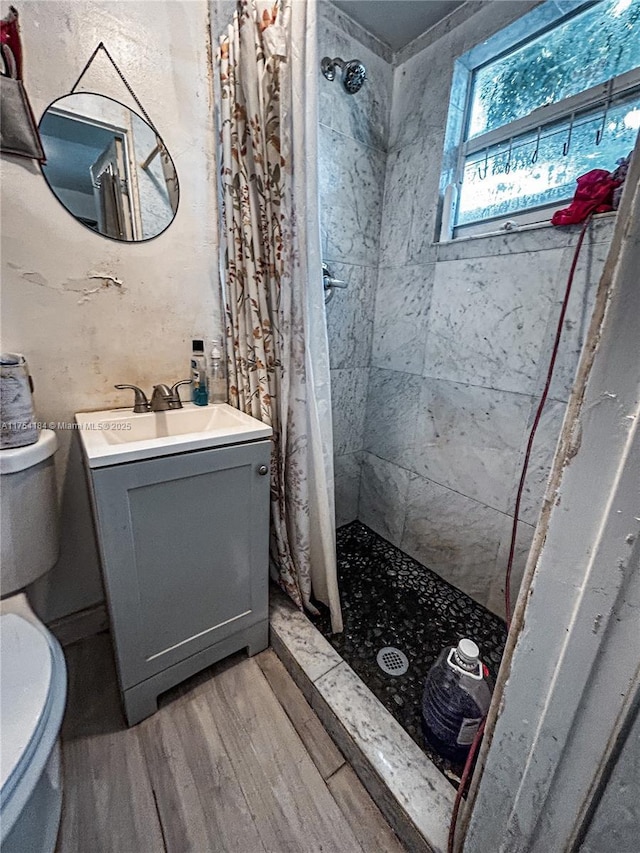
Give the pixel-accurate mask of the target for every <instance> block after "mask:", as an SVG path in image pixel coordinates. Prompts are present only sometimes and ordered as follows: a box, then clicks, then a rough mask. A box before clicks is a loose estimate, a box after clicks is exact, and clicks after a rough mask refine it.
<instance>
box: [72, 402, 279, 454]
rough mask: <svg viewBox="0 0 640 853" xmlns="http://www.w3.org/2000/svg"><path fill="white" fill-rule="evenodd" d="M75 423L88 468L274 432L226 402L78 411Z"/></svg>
mask: <svg viewBox="0 0 640 853" xmlns="http://www.w3.org/2000/svg"><path fill="white" fill-rule="evenodd" d="M76 423H77V424H78V429H79V432H80V438H81V440H82V445H83V447H84V452H85V454H86V457H87V461H88V463H89V467H90V468H101V467H103V466H104V465H119V464H121V463H123V462H136V461H137V460H139V459H153V458H154V457H157V456H168V455H169V454H172V453H183V452H185V451H188V450H205V449H206V448H208V447H222V446H223V445H226V444H238V443H241V442H245V441H255V440H256V439H259V438H269V436H270V435H271V434H272V432H273V430H272V429H271V427H270V426H267V425H266V424H263V423H262V421H259V420H256V418H252V417H250V416H249V415H245V414H244V412H240V411H239V410H238V409H234V408H233V407H232V406H229V405H227V403H215V404H213V405H210V406H196V405H194V404H193V403H184V404H183V408H182V409H173V410H171V411H168V412H145V413H143V414H139V415H137V414H134V413H133V412H132V411H131V409H109V410H107V411H103V412H79V413H78V414H76Z"/></svg>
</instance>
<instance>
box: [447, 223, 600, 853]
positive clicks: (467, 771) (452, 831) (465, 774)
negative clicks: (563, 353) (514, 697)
mask: <svg viewBox="0 0 640 853" xmlns="http://www.w3.org/2000/svg"><path fill="white" fill-rule="evenodd" d="M590 221H591V216H588V217H587V219H585V222H584V225H583V226H582V230H581V231H580V236H579V237H578V242H577V243H576V249H575V252H574V254H573V261H572V262H571V269H570V270H569V278H568V279H567V288H566V290H565V294H564V300H563V302H562V308H561V310H560V317H559V318H558V327H557V329H556V337H555V341H554V343H553V349H552V351H551V360H550V361H549V369H548V370H547V381H546V383H545V386H544V391H543V392H542V396H541V397H540V403H539V404H538V409H537V411H536V416H535V418H534V421H533V426H532V427H531V432H530V433H529V441H528V442H527V450H526V453H525V455H524V462H523V464H522V473H521V475H520V482H519V484H518V492H517V495H516V505H515V509H514V512H513V526H512V528H511V546H510V548H509V560H508V562H507V570H506V577H505V589H504V604H505V612H506V616H507V629H509V628H510V627H511V592H510V587H511V571H512V569H513V557H514V554H515V550H516V537H517V534H518V516H519V515H520V502H521V500H522V493H523V491H524V483H525V479H526V476H527V470H528V468H529V458H530V456H531V449H532V448H533V441H534V439H535V437H536V432H537V429H538V425H539V423H540V418H541V417H542V410H543V409H544V406H545V403H546V402H547V397H548V396H549V388H550V387H551V379H552V378H553V370H554V367H555V365H556V359H557V357H558V350H559V348H560V338H561V337H562V328H563V326H564V318H565V316H566V313H567V306H568V304H569V296H570V295H571V288H572V286H573V279H574V278H575V274H576V268H577V266H578V259H579V257H580V249H581V248H582V244H583V242H584V238H585V235H586V233H587V228H588V227H589V222H590ZM485 722H486V718H485V719H484V720H483V721H482V723H481V724H480V727H479V728H478V731H477V733H476V736H475V737H474V739H473V743H472V744H471V748H470V749H469V755H468V756H467V760H466V761H465V765H464V770H463V771H462V778H461V779H460V785H459V786H458V790H457V792H456V799H455V802H454V805H453V813H452V815H451V824H450V825H449V841H448V844H447V853H454V842H455V836H456V824H457V822H458V812H459V811H460V804H461V802H462V798H463V796H464V794H465V789H466V787H467V783H468V781H469V777H470V775H471V769H472V767H473V761H474V758H475V756H476V752H477V751H478V747H479V746H480V743H481V741H482V736H483V735H484V725H485Z"/></svg>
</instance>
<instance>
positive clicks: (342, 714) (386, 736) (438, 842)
mask: <svg viewBox="0 0 640 853" xmlns="http://www.w3.org/2000/svg"><path fill="white" fill-rule="evenodd" d="M359 553H360V554H362V555H366V554H368V555H369V556H370V559H371V560H372V561H373V563H371V565H370V566H369V568H372V570H373V568H375V571H376V578H377V582H376V585H377V586H382V587H384V583H383V584H382V585H380V584H379V583H378V581H379V573H380V572H382V573H383V575H384V576H385V577H387V580H389V579H391V581H392V586H393V587H394V589H396V591H398V590H399V588H400V585H401V584H400V582H401V581H402V582H403V583H402V587H406V586H408V587H409V590H408V593H409V595H410V599H411V602H412V607H411V610H412V613H414V618H428V617H426V616H425V614H424V613H422V615H421V614H420V605H421V594H420V593H419V592H416V590H415V589H414V590H411V589H410V587H411V583H412V582H413V583H414V584H415V583H416V578H418V580H420V579H421V578H426V579H428V580H429V581H433V578H434V577H435V578H436V579H437V582H439V584H441V585H442V588H439V592H440V593H442V595H444V597H445V600H448V597H449V596H450V597H451V602H453V601H457V600H458V599H459V597H460V596H462V600H461V606H462V612H463V613H464V614H466V618H465V622H464V624H465V626H466V625H467V624H468V625H469V629H468V630H469V631H471V629H474V630H476V628H477V617H478V613H477V612H476V610H475V608H480V611H484V614H488V616H489V617H490V619H489V620H488V622H487V620H486V618H485V619H484V620H482V619H481V622H483V621H484V623H486V624H485V628H486V629H487V630H489V631H490V633H491V635H492V636H494V638H495V641H496V644H497V645H496V650H494V652H493V655H492V656H493V657H495V655H496V654H497V655H498V658H497V659H498V660H499V654H500V653H501V651H502V648H501V645H502V644H503V643H504V631H503V629H501V627H500V626H501V620H499V619H498V618H497V617H495V616H493V614H489V613H488V611H485V609H484V608H481V607H480V605H477V604H476V603H475V602H473V601H471V599H468V597H467V596H464V595H463V594H462V593H460V592H459V591H458V590H454V588H453V587H450V586H449V584H446V582H444V581H442V580H441V579H440V578H438V577H437V575H434V574H433V573H432V572H429V570H428V569H425V568H424V567H422V566H420V565H419V564H418V563H416V562H415V561H414V560H411V558H409V557H407V555H405V554H403V553H402V552H401V551H399V550H398V549H397V548H395V547H394V546H393V545H391V544H390V543H388V542H386V541H385V540H384V539H382V538H381V537H379V536H377V535H376V534H375V533H373V532H372V531H371V530H369V529H368V528H366V527H365V526H364V525H362V524H360V522H353V523H352V524H350V525H347V526H346V527H343V528H341V529H340V530H339V531H338V564H339V574H340V585H341V593H342V600H343V613H344V616H345V632H344V634H342V635H333V637H331V640H332V642H333V643H334V645H337V646H340V647H341V651H342V654H341V653H340V652H339V651H338V650H337V648H334V645H332V643H331V642H329V640H328V639H327V638H326V637H325V636H323V634H322V633H321V631H320V630H318V628H317V627H316V625H314V624H313V622H312V621H311V620H310V619H309V618H307V617H306V616H305V615H304V614H303V613H301V612H300V611H299V610H297V609H296V607H295V606H294V605H293V604H292V603H291V602H290V601H289V600H288V599H287V598H286V596H284V595H283V594H282V593H281V592H280V591H279V590H273V591H272V594H271V615H270V622H271V645H272V646H273V649H274V650H275V652H276V654H277V655H278V656H279V657H280V659H281V660H282V662H283V663H284V665H285V666H286V667H287V669H288V670H289V672H290V673H291V675H292V677H293V678H294V680H295V681H296V682H297V684H298V686H299V687H300V689H301V690H302V692H303V693H304V695H305V697H306V699H307V701H308V702H309V704H310V705H311V706H312V707H313V709H314V710H315V712H316V714H317V715H318V716H319V717H320V719H321V720H322V722H323V724H324V726H325V728H326V729H327V731H328V732H329V733H330V734H331V736H332V737H333V739H334V741H335V742H336V744H337V745H338V747H339V748H340V749H341V751H342V752H343V754H344V755H345V757H346V758H347V760H348V761H349V762H350V764H351V766H352V767H353V769H354V770H355V771H356V773H357V774H358V776H359V777H360V779H361V781H362V782H363V784H364V785H365V787H366V788H367V790H368V791H369V793H370V794H371V796H372V797H373V799H374V800H375V802H376V803H377V805H378V807H379V808H380V810H381V811H382V812H383V814H384V815H385V817H386V818H387V820H388V821H389V823H390V824H391V826H392V827H393V828H394V830H395V831H396V833H397V834H398V836H399V837H400V838H401V839H402V841H403V843H404V844H405V845H406V847H407V848H408V849H409V850H411V851H421V853H422V851H425V853H426V851H442V853H444V851H446V849H447V835H448V830H449V823H450V820H451V813H452V809H453V803H454V798H455V788H454V786H453V785H452V781H455V778H456V768H452V767H450V766H445V764H444V763H443V762H442V760H441V759H439V758H438V757H437V756H432V757H430V756H429V755H428V754H427V753H426V752H425V750H424V748H423V746H424V745H423V744H422V741H421V735H420V734H419V733H418V732H417V731H416V730H415V720H416V719H419V710H418V711H417V712H416V709H413V719H412V717H411V713H409V715H408V716H407V710H408V709H409V706H410V702H405V700H406V699H407V693H408V692H409V693H411V692H413V693H415V689H413V688H411V686H410V682H411V681H413V683H414V688H415V683H417V682H420V681H421V679H422V670H424V671H425V672H426V669H428V667H429V666H430V663H429V657H430V654H434V655H437V653H438V651H439V650H440V643H441V642H443V644H444V645H446V644H447V642H448V639H447V638H448V633H447V632H448V631H449V632H450V631H454V632H455V631H457V630H459V628H460V626H459V624H458V622H457V621H456V620H455V619H452V618H451V612H450V609H449V608H445V612H447V613H448V616H449V618H447V619H445V620H442V619H439V620H438V622H439V624H440V631H433V630H432V631H431V632H430V633H431V639H432V643H431V645H432V646H433V648H434V649H435V651H434V652H432V651H430V650H429V649H427V651H426V654H425V655H424V656H422V655H421V660H420V664H419V666H416V662H415V651H413V650H412V649H411V648H406V647H405V648H404V651H405V652H406V653H407V655H408V656H409V658H410V661H411V663H412V666H411V667H410V671H409V673H408V675H407V676H403V678H405V679H408V680H407V681H405V688H406V689H405V691H401V692H398V690H397V688H396V687H395V685H394V682H399V681H400V679H394V678H393V676H385V675H384V674H383V673H380V677H381V678H382V680H383V686H384V682H385V680H386V682H388V683H389V684H391V685H393V686H392V687H391V691H392V693H391V694H390V696H389V695H385V693H384V690H382V691H381V690H380V689H379V683H378V682H377V680H376V678H374V679H373V681H371V674H370V672H368V671H367V668H366V667H368V666H369V663H367V661H369V659H370V660H371V661H372V662H373V663H372V664H371V665H372V666H375V658H376V654H377V651H378V648H376V647H375V646H376V643H377V641H378V640H380V642H379V645H380V647H382V646H386V645H395V646H399V647H400V648H402V647H403V644H405V642H404V638H403V636H402V632H400V633H399V634H394V633H393V632H391V633H389V631H388V630H387V628H385V626H384V625H383V626H382V629H381V630H380V628H381V626H380V625H379V624H376V621H374V622H373V623H372V624H371V625H370V626H369V627H370V629H371V634H372V637H371V638H370V639H364V640H363V635H362V634H361V633H360V635H359V634H358V631H359V630H360V631H361V629H362V624H363V623H362V619H361V618H360V617H361V616H362V613H361V612H360V608H359V603H360V602H361V601H362V597H363V595H364V591H363V586H362V585H363V584H365V585H366V583H367V571H366V569H367V565H366V563H365V562H363V561H362V560H358V559H354V558H355V557H357V554H359ZM406 561H408V562H406ZM416 567H417V568H416ZM389 572H390V573H391V574H389ZM399 572H400V576H399ZM425 573H426V574H425ZM358 575H359V579H357V580H356V578H358ZM411 578H413V581H411ZM350 579H351V581H352V582H350ZM358 592H359V593H361V594H360V595H359V596H357V597H356V593H358ZM369 592H370V590H369ZM378 592H381V590H380V589H378ZM405 592H407V590H406V589H405ZM431 592H432V593H433V590H431ZM422 597H423V598H424V596H422ZM400 598H402V596H400ZM436 600H437V602H438V605H439V608H440V609H442V603H443V602H442V600H441V597H440V596H436ZM469 602H470V605H469ZM396 605H397V602H396ZM354 606H355V609H354ZM393 606H394V605H392V604H391V605H390V604H389V602H387V605H386V610H385V612H387V613H389V618H390V619H391V620H392V621H394V620H395V622H396V623H397V622H398V617H399V616H400V615H401V612H402V607H400V608H398V607H397V606H395V610H392V609H391V608H392V607H393ZM377 612H378V613H380V612H381V610H380V609H379V608H378V611H377ZM454 612H456V611H455V608H454ZM481 615H482V614H481ZM326 620H327V616H326V615H325V614H322V615H321V616H320V618H319V619H316V621H317V623H318V624H319V625H322V624H323V623H325V624H324V627H325V630H326V629H327V625H328V622H327V621H326ZM492 620H495V624H494V622H493V621H492ZM401 621H402V625H403V626H404V627H405V628H406V629H408V630H409V631H410V632H411V631H413V632H414V633H415V626H413V625H412V622H411V620H410V619H403V620H401ZM405 622H406V624H405ZM376 629H378V630H380V634H377V633H374V632H375V631H376ZM485 639H486V631H485ZM374 640H375V642H374ZM388 640H392V641H393V642H390V641H389V642H388ZM483 645H484V646H485V648H486V646H487V644H486V643H483V642H482V638H481V647H482V646H483ZM435 646H438V648H435ZM354 649H358V650H359V651H360V653H361V654H362V655H364V657H365V659H366V660H365V664H366V666H365V670H364V671H363V670H362V661H359V660H358V656H357V655H356V656H354V655H353V650H354ZM484 653H485V655H486V652H484ZM434 659H435V657H434ZM490 659H491V655H490ZM350 663H353V668H352V666H350V665H349V664H350ZM420 667H422V670H421V669H420ZM425 667H426V669H425ZM491 668H493V667H491ZM356 669H360V671H361V672H362V675H363V678H364V679H366V680H369V681H370V682H371V683H372V686H373V687H374V689H375V690H376V692H377V693H378V695H379V696H380V697H381V698H382V699H383V700H384V702H385V703H386V704H387V705H390V708H391V709H392V710H393V714H392V713H391V711H390V710H389V709H388V708H387V707H385V704H383V702H382V701H380V698H378V696H376V695H375V694H374V692H373V691H372V690H371V689H369V687H368V686H367V684H365V681H364V680H363V678H361V677H360V675H359V674H358V673H357V672H356ZM393 695H400V696H401V697H402V698H403V705H402V706H400V705H399V704H398V702H397V700H394V699H393ZM416 713H417V714H418V716H417V718H416V716H415V714H416ZM399 719H400V720H401V721H402V725H401V722H399ZM407 729H409V730H411V731H412V733H411V734H409V733H408V731H407ZM445 774H446V775H445Z"/></svg>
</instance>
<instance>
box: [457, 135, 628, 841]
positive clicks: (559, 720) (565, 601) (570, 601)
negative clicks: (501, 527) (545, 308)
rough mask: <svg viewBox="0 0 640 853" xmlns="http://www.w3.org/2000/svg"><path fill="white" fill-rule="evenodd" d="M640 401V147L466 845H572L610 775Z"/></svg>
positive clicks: (623, 677)
mask: <svg viewBox="0 0 640 853" xmlns="http://www.w3.org/2000/svg"><path fill="white" fill-rule="evenodd" d="M639 401H640V145H639V144H637V145H636V153H635V156H634V160H633V163H632V166H631V169H630V171H629V175H628V177H627V182H626V189H625V193H624V195H623V199H622V203H621V207H620V210H619V213H618V216H617V222H616V227H615V231H614V235H613V239H612V244H611V249H610V252H609V256H608V259H607V262H606V264H605V268H604V271H603V275H602V279H601V282H600V285H599V289H598V295H597V299H596V305H595V308H594V314H593V320H592V324H591V327H590V330H589V335H588V337H587V341H586V343H585V347H584V349H583V353H582V358H581V362H580V366H579V369H578V374H577V379H576V384H575V386H574V389H573V392H572V396H571V399H570V401H569V405H568V407H567V413H566V417H565V421H564V424H563V428H562V433H561V436H560V441H559V444H558V448H557V452H556V457H555V460H554V465H553V469H552V473H551V477H550V480H549V484H548V486H547V492H546V495H545V503H544V508H543V511H542V514H541V517H540V521H539V523H538V527H537V529H536V534H535V537H534V541H533V545H532V548H531V552H530V554H529V560H528V563H527V569H526V572H525V577H524V580H523V583H522V587H521V590H520V595H519V598H518V603H517V606H516V610H515V614H514V618H513V621H512V627H511V631H510V635H509V638H508V642H507V648H506V650H505V655H504V658H503V662H502V666H501V669H500V673H499V676H498V683H497V685H496V690H495V693H494V698H493V702H492V707H491V710H490V714H489V719H488V721H487V736H486V737H485V743H484V744H483V749H482V752H481V755H480V760H479V762H478V767H477V769H476V773H475V775H474V781H473V785H472V790H471V793H470V796H469V800H468V805H467V809H466V812H465V815H464V817H463V820H462V822H461V826H460V832H459V835H458V848H459V849H460V848H462V849H463V850H464V853H488V852H489V851H491V853H551V852H552V853H569V851H575V850H576V849H577V848H578V846H579V844H580V841H581V838H582V836H583V833H584V830H585V828H586V825H587V823H588V819H589V815H590V814H591V812H592V810H593V807H594V805H595V804H596V802H597V799H598V797H599V796H600V793H601V789H602V784H603V783H606V778H607V774H608V772H609V770H608V769H607V768H610V766H611V761H610V758H611V756H612V754H613V753H614V752H615V750H616V747H617V745H619V740H620V737H621V732H623V731H624V725H625V720H626V719H627V717H628V715H629V713H630V711H631V709H632V705H633V701H634V697H637V693H638V690H639V689H640V667H639V664H640V430H639V429H638V420H639V419H640V402H639ZM465 830H466V837H464V836H465ZM463 839H464V840H463Z"/></svg>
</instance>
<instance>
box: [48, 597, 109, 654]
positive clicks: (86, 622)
mask: <svg viewBox="0 0 640 853" xmlns="http://www.w3.org/2000/svg"><path fill="white" fill-rule="evenodd" d="M48 627H49V630H50V631H51V633H52V634H53V635H54V637H56V639H57V640H58V642H59V643H60V645H61V646H70V645H71V644H72V643H77V642H79V641H80V640H86V639H87V638H88V637H93V636H94V635H95V634H100V633H102V631H107V630H108V629H109V616H108V614H107V607H106V605H105V604H96V605H94V606H93V607H87V608H85V609H84V610H78V611H77V612H76V613H70V614H69V615H68V616H62V617H61V618H60V619H55V620H54V621H53V622H51V624H50V625H49V626H48Z"/></svg>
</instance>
